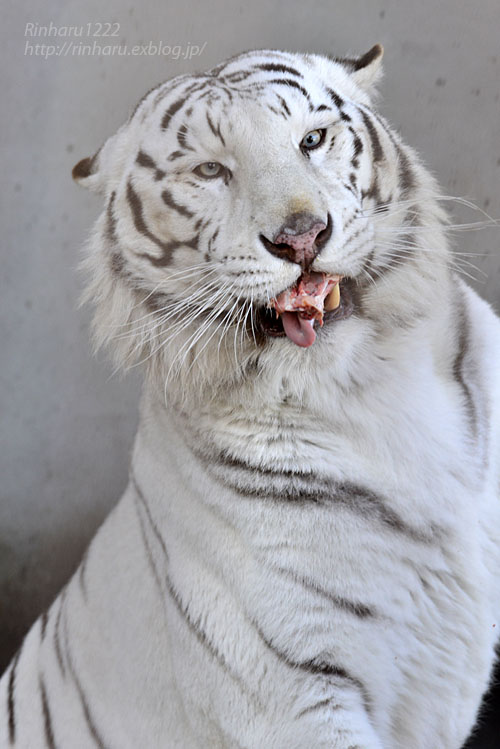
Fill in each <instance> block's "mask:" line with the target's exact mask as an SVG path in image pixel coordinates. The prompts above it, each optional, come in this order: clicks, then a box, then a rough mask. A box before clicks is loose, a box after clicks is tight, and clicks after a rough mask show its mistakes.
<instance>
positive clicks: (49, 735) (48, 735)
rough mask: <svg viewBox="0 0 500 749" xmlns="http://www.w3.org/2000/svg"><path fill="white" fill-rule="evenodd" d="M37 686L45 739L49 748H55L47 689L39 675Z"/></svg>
mask: <svg viewBox="0 0 500 749" xmlns="http://www.w3.org/2000/svg"><path fill="white" fill-rule="evenodd" d="M39 688H40V696H41V698H42V712H43V727H44V731H45V741H46V743H47V746H48V747H49V749H56V742H55V741H54V730H53V728H52V717H51V715H50V709H49V702H48V699H47V691H46V689H45V683H44V681H43V677H42V676H41V675H40V678H39Z"/></svg>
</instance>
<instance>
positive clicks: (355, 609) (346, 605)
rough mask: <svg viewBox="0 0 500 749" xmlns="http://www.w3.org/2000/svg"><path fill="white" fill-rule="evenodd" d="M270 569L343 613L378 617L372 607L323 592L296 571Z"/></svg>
mask: <svg viewBox="0 0 500 749" xmlns="http://www.w3.org/2000/svg"><path fill="white" fill-rule="evenodd" d="M266 563H267V562H266ZM270 567H271V569H273V570H274V571H275V572H277V573H279V574H280V575H283V576H284V577H288V578H290V579H291V580H293V582H295V583H297V584H298V585H301V586H302V587H303V588H305V589H306V590H309V591H310V592H311V593H314V594H315V595H318V596H321V597H322V598H324V599H325V600H327V601H328V602H329V603H331V604H332V605H333V606H335V608H339V609H342V611H345V612H346V613H348V614H353V615H354V616H357V617H358V618H359V619H374V618H375V617H377V613H376V612H375V609H373V608H371V607H370V606H367V605H366V604H364V603H358V602H357V601H350V600H349V599H348V598H344V597H343V596H336V595H334V594H333V593H329V592H328V591H326V590H323V588H320V587H319V586H318V585H316V583H314V582H313V581H312V580H308V579H307V578H306V577H303V576H302V575H298V574H297V573H296V572H294V570H291V569H287V568H286V567H281V566H279V565H274V564H271V565H270Z"/></svg>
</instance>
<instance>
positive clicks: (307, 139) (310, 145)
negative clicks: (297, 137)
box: [300, 129, 326, 151]
mask: <svg viewBox="0 0 500 749" xmlns="http://www.w3.org/2000/svg"><path fill="white" fill-rule="evenodd" d="M325 133H326V130H324V129H322V130H311V131H310V132H309V133H306V135H304V137H303V138H302V140H301V141H300V147H301V149H302V150H303V151H312V150H313V149H314V148H318V146H320V145H321V144H322V143H323V141H324V139H325Z"/></svg>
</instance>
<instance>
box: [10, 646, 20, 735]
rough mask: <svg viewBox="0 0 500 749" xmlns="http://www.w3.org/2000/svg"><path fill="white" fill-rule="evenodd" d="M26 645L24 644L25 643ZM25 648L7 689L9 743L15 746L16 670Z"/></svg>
mask: <svg viewBox="0 0 500 749" xmlns="http://www.w3.org/2000/svg"><path fill="white" fill-rule="evenodd" d="M23 645H24V643H23ZM22 648H23V646H21V648H20V649H19V650H18V651H17V653H16V655H15V657H14V660H13V661H12V666H11V669H10V675H9V685H8V688H7V714H8V723H9V742H10V743H11V744H14V742H15V740H16V707H15V694H16V669H17V664H18V663H19V658H20V656H21V650H22Z"/></svg>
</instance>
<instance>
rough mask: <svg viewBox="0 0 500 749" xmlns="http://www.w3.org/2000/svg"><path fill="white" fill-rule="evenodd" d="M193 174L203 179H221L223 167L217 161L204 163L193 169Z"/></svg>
mask: <svg viewBox="0 0 500 749" xmlns="http://www.w3.org/2000/svg"><path fill="white" fill-rule="evenodd" d="M193 171H194V173H195V174H197V175H198V176H199V177H204V178H205V179H215V178H216V177H221V176H222V174H223V173H224V167H223V166H222V164H219V163H218V162H217V161H206V162H205V163H204V164H199V165H198V166H197V167H196V169H193Z"/></svg>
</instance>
